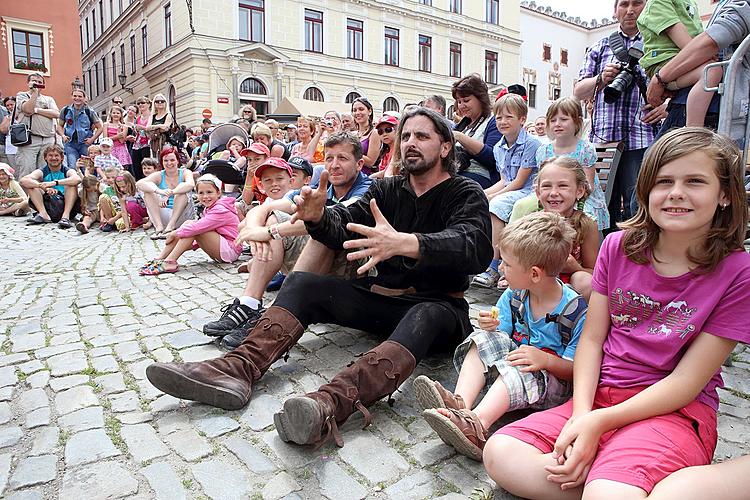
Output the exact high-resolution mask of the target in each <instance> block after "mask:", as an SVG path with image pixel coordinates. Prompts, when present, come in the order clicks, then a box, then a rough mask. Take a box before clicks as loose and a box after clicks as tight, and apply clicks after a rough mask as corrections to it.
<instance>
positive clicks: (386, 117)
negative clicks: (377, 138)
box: [375, 115, 398, 128]
mask: <svg viewBox="0 0 750 500" xmlns="http://www.w3.org/2000/svg"><path fill="white" fill-rule="evenodd" d="M384 123H389V124H391V125H393V126H394V127H398V118H396V117H395V116H393V115H383V116H381V117H380V120H378V123H377V124H376V125H375V128H378V127H379V126H381V125H383V124H384Z"/></svg>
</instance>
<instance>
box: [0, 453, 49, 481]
mask: <svg viewBox="0 0 750 500" xmlns="http://www.w3.org/2000/svg"><path fill="white" fill-rule="evenodd" d="M56 477H57V457H56V456H55V455H40V456H38V457H30V458H24V459H23V460H21V461H20V462H18V465H16V470H15V471H14V472H13V476H11V478H10V487H11V488H13V489H19V488H25V487H27V486H35V485H37V484H44V483H48V482H50V481H54V479H55V478H56Z"/></svg>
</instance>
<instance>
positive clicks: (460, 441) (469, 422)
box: [422, 409, 488, 462]
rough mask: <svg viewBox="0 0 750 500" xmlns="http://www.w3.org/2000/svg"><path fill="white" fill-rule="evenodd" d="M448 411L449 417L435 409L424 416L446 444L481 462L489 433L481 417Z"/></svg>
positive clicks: (461, 411) (464, 411)
mask: <svg viewBox="0 0 750 500" xmlns="http://www.w3.org/2000/svg"><path fill="white" fill-rule="evenodd" d="M447 411H448V412H449V413H448V415H449V416H447V417H446V416H445V415H443V414H442V413H440V412H438V411H437V410H434V409H433V410H425V411H423V412H422V416H423V417H424V419H425V420H426V421H427V423H428V424H429V425H430V427H432V429H433V430H434V431H435V432H436V433H437V435H438V436H440V439H442V440H443V442H444V443H446V444H449V445H451V446H453V447H454V448H455V449H456V451H457V452H458V453H460V454H461V455H464V456H467V457H469V458H471V459H472V460H476V461H477V462H481V461H482V450H483V449H484V445H485V443H486V442H487V435H488V432H487V431H486V430H485V428H484V426H483V425H482V422H480V421H479V417H477V414H476V413H474V412H473V411H471V410H452V409H447Z"/></svg>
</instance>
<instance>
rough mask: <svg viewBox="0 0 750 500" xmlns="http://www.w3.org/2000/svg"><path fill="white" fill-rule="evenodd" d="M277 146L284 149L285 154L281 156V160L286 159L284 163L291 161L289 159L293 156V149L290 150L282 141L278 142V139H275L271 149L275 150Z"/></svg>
mask: <svg viewBox="0 0 750 500" xmlns="http://www.w3.org/2000/svg"><path fill="white" fill-rule="evenodd" d="M277 144H278V145H279V146H281V147H282V148H284V154H282V155H281V158H283V159H284V161H289V157H290V156H291V153H292V149H291V148H288V147H287V146H286V144H284V143H283V142H281V141H280V140H278V139H274V140H273V142H271V148H270V149H273V147H274V146H275V145H277Z"/></svg>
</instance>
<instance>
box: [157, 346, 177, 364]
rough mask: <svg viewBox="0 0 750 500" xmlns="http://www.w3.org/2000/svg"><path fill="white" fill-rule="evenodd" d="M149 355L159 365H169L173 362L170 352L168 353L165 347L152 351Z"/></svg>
mask: <svg viewBox="0 0 750 500" xmlns="http://www.w3.org/2000/svg"><path fill="white" fill-rule="evenodd" d="M151 354H152V355H153V356H154V358H156V361H158V362H159V363H171V362H172V361H174V355H173V354H172V351H170V350H169V349H167V348H166V347H162V348H159V349H156V350H154V351H152V352H151Z"/></svg>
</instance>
